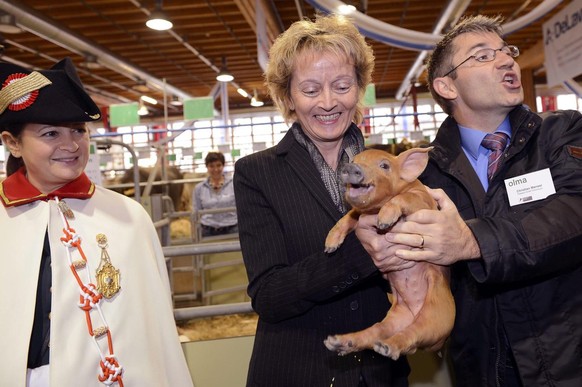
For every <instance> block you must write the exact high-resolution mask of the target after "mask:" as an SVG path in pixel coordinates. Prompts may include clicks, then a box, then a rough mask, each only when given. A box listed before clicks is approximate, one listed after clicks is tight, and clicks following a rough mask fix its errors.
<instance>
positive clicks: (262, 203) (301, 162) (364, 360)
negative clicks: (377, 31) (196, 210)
mask: <svg viewBox="0 0 582 387" xmlns="http://www.w3.org/2000/svg"><path fill="white" fill-rule="evenodd" d="M373 66H374V56H373V53H372V50H371V48H370V47H369V45H367V44H366V42H365V40H364V38H363V37H362V36H361V35H360V34H359V33H358V31H357V29H356V28H355V26H354V25H353V24H352V23H350V22H349V21H348V20H347V19H346V18H344V17H341V16H325V17H323V16H321V17H318V18H317V19H316V20H315V21H314V22H312V21H307V20H304V21H299V22H296V23H294V24H293V25H292V26H291V27H290V28H289V29H288V30H287V31H286V32H285V33H283V34H282V35H281V36H280V37H279V38H278V39H277V40H276V41H275V43H274V44H273V46H272V48H271V51H270V62H269V65H268V68H267V70H266V73H265V76H266V83H267V86H268V87H269V91H270V94H271V96H272V98H273V100H274V101H275V104H276V106H277V107H278V108H279V110H280V111H281V113H282V115H283V117H284V118H285V119H286V120H287V122H293V125H292V127H291V128H290V130H289V131H288V133H287V134H286V135H285V137H284V138H283V139H282V140H281V142H280V143H279V144H278V145H277V146H275V147H273V148H270V149H267V150H265V151H262V152H258V153H255V154H253V155H250V156H247V157H244V158H242V159H240V160H239V161H238V162H237V163H236V164H235V174H234V184H235V198H236V204H237V211H238V219H239V233H240V241H241V248H242V253H243V258H244V261H245V265H246V269H247V273H248V277H249V287H248V292H249V295H250V296H251V298H252V304H253V308H254V309H255V311H256V312H257V313H258V315H259V324H258V328H257V334H256V338H255V346H254V350H253V354H252V358H251V362H250V367H249V373H248V379H247V386H266V387H284V386H290V387H291V386H292V387H307V386H321V387H329V386H333V387H357V386H369V387H376V386H406V385H407V376H408V373H409V367H408V364H407V362H406V360H405V359H400V360H399V361H397V362H394V361H392V360H390V359H388V358H385V357H382V356H381V355H379V354H376V353H375V352H372V351H363V352H359V353H356V354H350V355H349V356H343V357H341V356H338V355H337V354H336V353H334V352H331V351H329V350H327V349H326V347H325V346H324V344H323V341H324V340H325V339H326V337H327V336H328V335H333V334H337V333H347V332H353V331H358V330H361V329H363V328H366V327H368V326H370V325H372V324H374V323H376V322H378V321H380V320H382V319H383V318H384V316H385V315H386V312H387V310H388V308H389V306H390V304H389V302H388V299H387V296H386V292H387V289H388V284H387V283H386V282H385V281H384V280H383V279H382V278H381V276H380V275H379V273H378V271H377V269H376V267H375V266H374V263H373V262H372V260H371V258H370V257H369V255H368V254H367V253H366V252H365V250H364V249H363V247H362V246H361V244H360V242H359V241H358V240H357V239H356V237H355V235H354V234H353V233H352V234H350V235H348V237H347V239H346V241H345V242H344V243H343V244H342V246H341V247H340V248H339V249H338V250H337V251H336V252H335V253H333V254H325V253H324V241H325V238H326V236H327V233H328V232H329V230H330V229H331V228H332V227H333V225H334V224H335V223H336V222H337V221H338V220H339V219H340V218H341V217H342V215H343V214H345V213H346V212H347V210H348V208H347V205H346V204H345V203H344V199H343V197H344V187H343V186H342V184H341V182H340V180H339V178H338V171H339V170H340V169H341V167H342V166H343V165H344V164H345V163H347V162H349V161H350V160H351V158H352V157H353V156H354V155H355V154H357V153H358V152H360V151H361V150H363V147H364V139H363V136H362V133H361V131H360V129H359V128H358V127H357V126H356V125H355V123H358V122H361V120H362V112H361V105H360V101H361V99H362V97H363V95H364V92H365V89H366V86H367V85H368V83H369V82H370V80H371V73H372V70H373Z"/></svg>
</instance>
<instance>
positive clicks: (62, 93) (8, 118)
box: [0, 58, 101, 126]
mask: <svg viewBox="0 0 582 387" xmlns="http://www.w3.org/2000/svg"><path fill="white" fill-rule="evenodd" d="M100 118H101V111H100V110H99V107H97V105H96V104H95V102H93V100H92V99H91V97H89V95H88V94H87V92H86V91H85V89H84V88H83V84H82V83H81V80H80V79H79V75H78V74H77V70H75V66H74V65H73V62H72V61H71V59H70V58H65V59H63V60H61V61H60V62H58V63H57V64H55V65H54V66H53V67H52V68H51V69H49V70H39V71H32V70H29V69H26V68H24V67H21V66H17V65H15V64H12V63H5V62H0V126H4V125H6V124H19V123H39V124H56V123H65V122H88V121H97V120H99V119H100Z"/></svg>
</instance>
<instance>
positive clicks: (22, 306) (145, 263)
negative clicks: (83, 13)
mask: <svg viewBox="0 0 582 387" xmlns="http://www.w3.org/2000/svg"><path fill="white" fill-rule="evenodd" d="M0 82H1V83H0V84H1V88H0V132H1V136H2V143H3V144H4V146H5V147H6V148H7V149H8V150H9V151H10V156H9V159H8V162H7V163H8V165H7V167H8V168H7V169H8V177H7V178H6V179H4V180H3V181H2V182H0V201H1V202H2V205H0V244H1V245H2V254H1V255H0V263H1V265H2V270H0V326H1V327H2V330H3V331H4V334H2V335H0V347H1V348H4V349H6V350H4V351H2V353H1V354H0V385H1V386H11V387H25V386H26V387H38V386H49V385H50V386H57V385H58V386H91V387H93V386H106V385H107V386H123V385H124V384H123V383H125V385H127V386H138V385H139V386H146V385H147V386H156V387H157V386H162V387H170V386H171V387H177V386H182V387H189V386H192V379H191V377H190V374H189V372H188V368H187V364H186V361H185V358H184V354H183V352H182V348H181V346H180V342H179V340H178V334H177V330H176V325H175V321H174V316H173V311H172V304H171V298H170V287H169V280H168V272H167V268H166V261H165V258H164V254H163V251H162V248H161V245H160V242H159V238H158V236H157V232H156V230H155V228H154V226H153V223H152V221H151V218H150V217H149V215H148V214H147V212H146V211H145V210H144V208H143V207H142V206H141V205H140V204H139V203H137V202H135V201H134V200H131V199H129V198H127V197H125V196H122V195H120V194H117V193H115V192H113V191H110V190H108V189H105V188H103V187H100V186H96V185H95V184H93V183H92V182H91V181H90V180H89V178H88V177H87V175H86V174H85V173H84V172H83V171H84V168H85V166H86V164H87V161H88V159H89V143H90V140H89V131H88V129H87V127H86V122H92V121H98V120H99V119H100V118H101V112H100V110H99V108H98V107H97V106H96V105H95V103H94V102H93V101H92V100H91V98H90V97H89V95H88V94H86V92H85V91H84V89H83V86H82V85H81V81H80V79H79V77H78V75H77V72H76V70H75V68H74V66H73V64H72V62H71V60H70V59H68V58H67V59H64V60H62V61H61V62H59V63H57V64H56V65H55V66H53V67H52V68H51V69H49V70H39V71H30V70H28V69H26V68H23V67H20V66H17V65H14V64H9V63H0ZM144 364H155V366H154V367H144Z"/></svg>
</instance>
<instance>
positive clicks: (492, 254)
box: [421, 107, 582, 387]
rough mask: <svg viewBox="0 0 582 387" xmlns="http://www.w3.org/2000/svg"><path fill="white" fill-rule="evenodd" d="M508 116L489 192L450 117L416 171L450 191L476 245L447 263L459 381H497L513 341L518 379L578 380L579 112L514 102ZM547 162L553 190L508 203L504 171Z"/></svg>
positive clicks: (581, 346) (581, 382)
mask: <svg viewBox="0 0 582 387" xmlns="http://www.w3.org/2000/svg"><path fill="white" fill-rule="evenodd" d="M509 120H510V123H511V131H512V135H511V143H510V145H509V147H508V148H507V149H506V150H505V152H504V155H503V157H502V161H501V165H500V168H499V170H498V172H497V174H496V175H495V176H493V180H492V181H491V183H490V185H489V189H488V191H487V192H485V191H484V190H483V187H482V185H481V183H480V182H479V180H478V179H477V175H476V174H475V172H474V170H473V168H472V167H471V165H470V164H469V161H468V160H467V158H466V157H465V154H464V153H463V150H462V149H461V147H460V145H459V144H460V143H461V138H460V134H459V128H458V125H457V123H456V122H455V120H454V119H453V118H447V119H446V120H445V122H444V123H443V124H442V126H441V127H440V129H439V132H438V134H437V137H436V139H435V141H434V142H433V143H432V144H431V145H433V146H434V149H433V151H431V153H430V162H429V165H428V166H427V168H426V170H425V171H424V173H423V175H422V176H421V180H422V181H423V183H425V184H427V185H428V186H430V187H439V188H442V189H443V190H444V191H445V192H446V193H447V195H448V196H449V197H450V198H451V199H452V200H453V202H454V203H455V205H456V207H457V208H458V210H459V212H460V214H461V216H462V217H463V218H464V219H466V221H467V224H468V226H469V227H470V228H471V231H472V232H473V235H474V236H475V238H476V239H477V242H478V243H479V247H480V248H481V255H482V256H481V259H479V260H473V261H465V262H458V263H456V264H455V265H453V267H452V280H451V288H452V291H453V295H454V297H455V303H456V306H457V314H456V321H455V327H454V329H453V332H452V335H451V338H450V340H449V354H450V356H451V359H452V361H453V365H454V378H455V379H456V386H459V387H474V386H479V387H495V386H499V383H500V378H502V377H503V373H504V372H505V368H506V366H505V363H506V361H507V359H506V358H507V354H508V351H510V350H511V353H512V354H513V357H514V358H515V362H516V365H517V369H518V370H519V373H520V376H521V381H522V384H523V386H524V387H529V386H535V387H541V386H547V387H549V386H552V387H580V386H582V291H581V290H580V286H581V284H582V114H580V112H577V111H561V112H552V113H544V114H543V115H542V116H540V115H538V114H535V113H533V112H531V111H529V110H528V109H526V108H524V107H518V108H515V109H514V110H513V111H512V112H511V113H510V115H509ZM545 168H549V169H550V171H551V176H552V181H553V184H554V186H555V189H556V194H554V195H550V196H548V197H547V198H546V199H543V200H535V201H531V202H526V203H523V204H519V205H516V206H510V204H509V200H508V194H507V189H506V186H505V183H504V180H506V179H516V178H518V177H519V176H523V175H524V174H527V173H531V172H535V171H540V170H543V169H545ZM545 184H547V182H545ZM508 344H509V345H510V346H511V347H510V348H508V346H507V345H508Z"/></svg>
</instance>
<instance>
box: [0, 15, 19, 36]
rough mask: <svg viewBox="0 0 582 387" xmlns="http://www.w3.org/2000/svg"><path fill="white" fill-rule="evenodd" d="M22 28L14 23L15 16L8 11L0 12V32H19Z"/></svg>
mask: <svg viewBox="0 0 582 387" xmlns="http://www.w3.org/2000/svg"><path fill="white" fill-rule="evenodd" d="M21 32H22V29H21V28H20V27H18V26H17V25H16V18H15V17H14V15H11V14H9V13H2V14H0V33H4V34H19V33H21Z"/></svg>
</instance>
